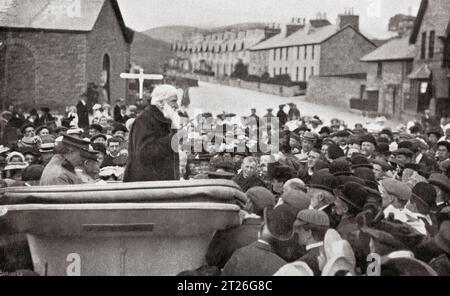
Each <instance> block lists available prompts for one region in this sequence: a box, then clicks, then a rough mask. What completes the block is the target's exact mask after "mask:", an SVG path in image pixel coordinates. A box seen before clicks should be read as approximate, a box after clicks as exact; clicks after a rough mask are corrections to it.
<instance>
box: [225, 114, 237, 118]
mask: <svg viewBox="0 0 450 296" xmlns="http://www.w3.org/2000/svg"><path fill="white" fill-rule="evenodd" d="M232 117H236V114H234V113H226V114H225V118H232Z"/></svg>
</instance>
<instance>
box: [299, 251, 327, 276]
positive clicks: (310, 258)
mask: <svg viewBox="0 0 450 296" xmlns="http://www.w3.org/2000/svg"><path fill="white" fill-rule="evenodd" d="M319 255H320V248H314V249H311V250H309V251H308V253H306V255H305V256H303V257H302V258H300V259H299V260H298V261H302V262H305V263H306V264H308V266H309V268H311V270H312V271H313V272H314V276H320V275H321V274H322V273H321V271H320V268H319V259H318V258H317V257H319Z"/></svg>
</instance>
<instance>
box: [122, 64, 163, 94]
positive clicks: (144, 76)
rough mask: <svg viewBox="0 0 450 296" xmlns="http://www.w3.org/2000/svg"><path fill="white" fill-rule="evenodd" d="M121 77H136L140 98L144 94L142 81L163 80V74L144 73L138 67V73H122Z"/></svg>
mask: <svg viewBox="0 0 450 296" xmlns="http://www.w3.org/2000/svg"><path fill="white" fill-rule="evenodd" d="M120 78H122V79H138V80H139V98H140V99H142V98H143V95H144V81H145V80H163V79H164V76H163V75H160V74H144V70H143V69H140V70H139V74H132V73H122V74H120Z"/></svg>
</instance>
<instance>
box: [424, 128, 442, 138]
mask: <svg viewBox="0 0 450 296" xmlns="http://www.w3.org/2000/svg"><path fill="white" fill-rule="evenodd" d="M430 135H436V136H437V137H438V138H440V137H442V130H441V129H433V130H430V131H428V132H427V136H430Z"/></svg>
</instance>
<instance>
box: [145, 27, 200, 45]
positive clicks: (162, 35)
mask: <svg viewBox="0 0 450 296" xmlns="http://www.w3.org/2000/svg"><path fill="white" fill-rule="evenodd" d="M203 31H204V30H203V29H200V28H195V27H188V26H166V27H158V28H153V29H150V30H147V31H143V32H141V33H143V34H145V35H147V36H150V37H152V38H153V39H157V40H162V41H165V42H167V43H172V42H174V41H179V40H182V39H183V37H184V36H189V35H192V34H194V33H198V32H203Z"/></svg>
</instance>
